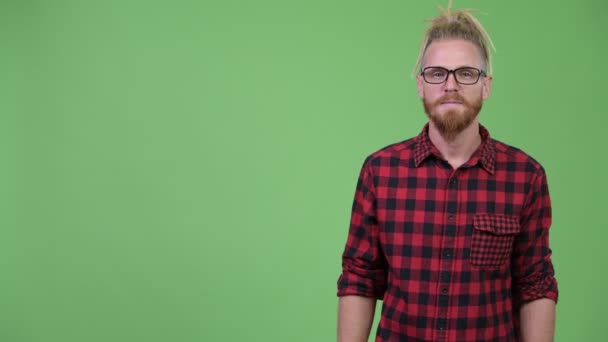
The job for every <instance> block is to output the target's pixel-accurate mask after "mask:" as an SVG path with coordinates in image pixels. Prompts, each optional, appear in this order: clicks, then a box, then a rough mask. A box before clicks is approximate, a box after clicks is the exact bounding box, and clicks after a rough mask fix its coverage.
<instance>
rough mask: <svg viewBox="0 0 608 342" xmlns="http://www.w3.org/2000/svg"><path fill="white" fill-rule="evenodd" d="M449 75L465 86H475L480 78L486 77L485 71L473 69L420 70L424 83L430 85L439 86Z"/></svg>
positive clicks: (434, 68)
mask: <svg viewBox="0 0 608 342" xmlns="http://www.w3.org/2000/svg"><path fill="white" fill-rule="evenodd" d="M450 74H454V79H455V80H456V82H458V83H459V84H466V85H471V84H475V83H477V82H478V81H479V78H480V77H481V76H486V72H485V71H483V70H479V69H476V68H473V67H463V68H458V69H454V70H449V69H446V68H442V67H436V66H430V67H426V68H424V69H422V71H421V72H420V75H422V78H423V79H424V81H425V82H426V83H430V84H441V83H443V82H445V81H447V80H448V77H450Z"/></svg>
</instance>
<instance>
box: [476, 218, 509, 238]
mask: <svg viewBox="0 0 608 342" xmlns="http://www.w3.org/2000/svg"><path fill="white" fill-rule="evenodd" d="M473 227H475V229H477V230H483V231H486V232H490V233H492V234H495V235H506V234H517V233H519V217H517V216H508V215H495V214H477V215H475V216H474V217H473Z"/></svg>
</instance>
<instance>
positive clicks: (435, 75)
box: [424, 68, 446, 80]
mask: <svg viewBox="0 0 608 342" xmlns="http://www.w3.org/2000/svg"><path fill="white" fill-rule="evenodd" d="M445 73H446V71H445V70H443V69H439V68H429V69H427V70H426V71H425V72H424V75H425V76H426V77H427V78H432V79H435V80H442V79H444V78H445Z"/></svg>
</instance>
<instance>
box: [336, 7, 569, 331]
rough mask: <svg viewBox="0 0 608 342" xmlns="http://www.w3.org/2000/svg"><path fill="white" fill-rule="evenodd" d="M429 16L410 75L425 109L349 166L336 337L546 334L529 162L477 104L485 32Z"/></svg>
mask: <svg viewBox="0 0 608 342" xmlns="http://www.w3.org/2000/svg"><path fill="white" fill-rule="evenodd" d="M450 7H451V6H449V7H448V9H447V10H446V11H443V13H442V14H441V15H439V16H438V17H436V18H434V19H433V20H432V21H431V25H430V27H429V29H428V30H427V32H426V34H425V37H424V39H423V44H422V46H421V51H420V57H419V60H418V66H419V68H417V69H418V72H419V74H418V75H417V77H416V78H417V79H416V82H417V87H418V94H419V96H420V97H421V98H422V102H423V105H424V109H425V111H426V113H427V115H428V117H429V122H428V124H427V125H425V127H424V128H423V130H422V132H421V133H420V135H418V136H417V137H414V138H412V139H409V140H406V141H403V142H399V143H396V144H393V145H390V146H387V147H385V148H383V149H381V150H379V151H377V152H375V153H373V154H372V155H370V156H369V157H368V158H367V159H366V160H365V163H364V165H363V167H362V170H361V173H360V176H359V181H358V183H357V189H356V193H355V199H354V204H353V211H352V217H351V224H350V230H349V234H348V239H347V242H346V247H345V250H344V253H343V257H342V261H343V262H342V265H343V267H342V274H341V276H340V278H339V280H338V296H339V297H340V303H339V313H338V340H339V341H341V342H355V341H367V339H368V336H369V332H370V328H371V324H372V322H373V316H374V311H375V305H376V300H377V299H381V300H383V306H382V314H381V318H380V323H379V325H378V328H377V332H376V341H457V342H468V341H470V342H473V341H475V342H481V341H484V342H486V341H524V342H544V341H552V340H553V334H554V321H555V303H556V301H557V296H558V291H557V282H556V280H555V278H554V271H553V265H552V262H551V250H550V249H549V235H548V230H549V226H550V224H551V204H550V199H549V193H548V188H547V179H546V176H545V172H544V169H543V167H542V166H541V165H540V164H539V163H538V162H537V161H535V160H534V159H532V158H531V157H530V156H528V155H527V154H525V153H524V152H522V151H521V150H518V149H516V148H514V147H511V146H509V145H506V144H504V143H502V142H499V141H497V140H494V139H492V138H490V136H489V133H488V131H487V130H486V129H485V128H484V127H483V126H482V125H480V124H479V121H478V117H477V115H478V113H479V111H480V110H481V107H482V103H483V101H484V100H485V99H487V98H488V97H489V96H490V90H491V86H492V77H491V60H490V48H489V47H490V46H491V41H490V38H489V36H488V35H487V33H486V32H485V30H484V28H483V27H482V26H481V24H480V23H479V22H478V21H477V20H476V19H475V18H474V17H473V16H472V15H471V14H470V13H469V12H467V11H452V10H451V9H450Z"/></svg>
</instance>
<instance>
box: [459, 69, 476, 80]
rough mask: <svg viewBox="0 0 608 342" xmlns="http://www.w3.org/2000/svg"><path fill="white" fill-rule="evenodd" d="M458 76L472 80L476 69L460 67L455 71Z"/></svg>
mask: <svg viewBox="0 0 608 342" xmlns="http://www.w3.org/2000/svg"><path fill="white" fill-rule="evenodd" d="M457 73H458V78H460V79H462V80H472V79H474V78H476V77H477V75H478V73H479V72H478V71H477V70H476V69H469V68H467V69H460V70H458V71H457Z"/></svg>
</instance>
